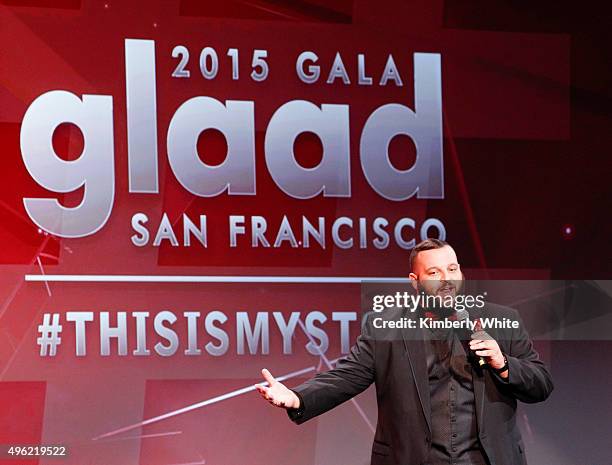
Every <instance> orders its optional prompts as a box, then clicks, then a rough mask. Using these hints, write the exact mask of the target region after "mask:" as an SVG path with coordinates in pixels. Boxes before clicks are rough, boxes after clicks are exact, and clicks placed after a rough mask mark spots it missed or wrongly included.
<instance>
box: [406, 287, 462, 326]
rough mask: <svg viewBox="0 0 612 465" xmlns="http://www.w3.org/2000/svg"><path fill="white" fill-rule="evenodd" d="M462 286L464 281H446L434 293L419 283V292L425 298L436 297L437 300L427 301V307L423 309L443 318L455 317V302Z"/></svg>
mask: <svg viewBox="0 0 612 465" xmlns="http://www.w3.org/2000/svg"><path fill="white" fill-rule="evenodd" d="M461 284H462V281H446V282H445V283H444V284H442V285H441V286H440V287H439V288H438V289H436V291H435V293H432V292H431V291H429V290H428V289H427V288H425V286H423V285H422V284H421V281H418V282H417V291H418V292H419V294H423V295H424V296H425V297H426V296H433V297H436V298H435V299H431V298H430V299H427V300H428V302H427V306H425V307H423V308H424V309H425V310H427V311H431V312H434V313H435V314H437V315H438V316H439V317H441V318H446V317H449V316H451V315H453V314H454V313H455V308H454V300H455V297H456V296H457V294H458V293H459V290H460V289H461Z"/></svg>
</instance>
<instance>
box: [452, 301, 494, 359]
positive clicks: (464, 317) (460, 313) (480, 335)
mask: <svg viewBox="0 0 612 465" xmlns="http://www.w3.org/2000/svg"><path fill="white" fill-rule="evenodd" d="M456 313H457V321H466V322H467V321H469V320H470V314H469V313H468V311H467V310H465V309H463V310H457V311H456ZM478 328H479V329H477V330H476V331H472V330H471V329H470V327H469V326H468V327H466V331H467V332H468V334H469V335H470V339H479V340H484V339H491V336H489V334H488V333H487V332H486V331H484V330H483V329H482V328H480V325H478ZM474 355H475V354H474ZM486 364H487V362H486V361H485V359H484V357H482V356H478V366H480V367H483V366H485V365H486Z"/></svg>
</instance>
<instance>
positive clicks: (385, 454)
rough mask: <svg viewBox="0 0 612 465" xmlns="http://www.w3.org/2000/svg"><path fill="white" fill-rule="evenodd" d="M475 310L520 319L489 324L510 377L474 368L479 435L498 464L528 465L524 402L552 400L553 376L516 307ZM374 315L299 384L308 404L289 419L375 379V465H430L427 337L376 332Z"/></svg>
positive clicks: (323, 408)
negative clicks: (331, 364) (330, 361)
mask: <svg viewBox="0 0 612 465" xmlns="http://www.w3.org/2000/svg"><path fill="white" fill-rule="evenodd" d="M393 312H395V314H394V313H393ZM398 312H400V313H401V314H399V313H398ZM470 314H471V317H472V318H478V317H485V318H486V317H495V318H504V317H506V318H510V319H512V320H518V321H519V322H520V326H519V328H517V329H505V330H501V331H499V330H497V331H496V330H494V329H487V332H488V333H489V334H490V335H491V336H492V337H493V338H494V339H495V340H496V341H497V342H498V344H499V345H500V348H501V350H502V352H503V353H504V354H506V357H507V359H508V364H509V377H508V378H507V380H504V379H502V378H501V377H499V376H498V375H496V374H495V373H494V372H492V371H491V370H489V369H486V368H485V369H483V370H480V369H474V370H473V384H474V397H475V403H476V417H477V422H478V430H479V434H478V436H479V439H480V442H481V444H482V446H483V448H484V451H485V453H486V454H487V457H488V458H489V460H490V462H491V465H525V463H526V461H525V452H524V446H523V441H522V439H521V435H520V432H519V430H518V427H517V425H516V406H517V400H520V401H523V402H528V403H534V402H541V401H543V400H545V399H546V398H547V397H548V396H549V394H550V393H551V391H552V390H553V383H552V379H551V376H550V374H549V372H548V370H547V369H546V367H545V366H544V364H543V363H542V361H541V360H540V359H539V356H538V354H537V352H536V351H535V350H534V349H533V345H532V343H531V341H530V339H529V336H528V334H527V332H526V331H525V329H524V328H523V323H522V321H521V320H520V317H519V316H518V313H517V312H516V311H515V310H513V309H510V308H507V307H502V306H499V305H495V304H490V303H487V304H486V305H485V307H484V308H483V309H481V310H480V311H478V312H477V311H476V310H470ZM381 315H382V316H383V317H384V318H385V319H386V318H392V319H397V318H398V317H400V316H402V315H404V316H410V315H411V316H412V317H413V318H414V314H410V313H407V311H406V310H395V311H384V312H382V314H378V315H375V316H381ZM372 316H373V315H368V317H369V318H368V320H370V321H367V322H366V323H365V324H364V326H363V329H362V333H361V335H360V336H359V337H358V338H357V342H356V343H355V345H354V346H353V347H352V348H351V351H350V353H349V354H348V355H347V356H346V357H344V358H342V359H340V360H339V361H338V363H337V365H336V368H334V369H332V370H330V371H327V372H323V373H319V374H317V375H316V376H314V377H313V378H311V379H310V380H308V381H306V382H304V383H303V384H301V385H299V386H297V387H294V388H293V390H294V392H296V393H297V394H298V396H299V397H300V400H301V403H302V405H301V409H299V410H289V411H288V413H289V417H290V418H291V419H292V420H293V421H294V422H295V423H297V424H301V423H303V422H305V421H307V420H309V419H311V418H313V417H316V416H317V415H320V414H322V413H324V412H327V411H328V410H330V409H332V408H334V407H335V406H337V405H339V404H341V403H342V402H345V401H347V400H349V399H350V398H351V397H353V396H355V395H357V394H359V393H360V392H362V391H364V390H365V389H366V388H367V387H368V386H370V384H372V383H375V385H376V397H377V403H378V421H377V427H376V434H375V436H374V444H373V445H372V456H371V463H372V465H391V464H393V465H412V464H415V465H420V464H423V463H425V460H426V457H427V454H428V450H429V448H430V443H431V425H430V410H431V409H430V402H429V381H428V375H427V367H426V359H425V345H424V341H423V338H422V337H418V333H415V330H413V329H411V330H403V331H399V330H398V331H399V333H401V336H398V337H391V338H380V337H379V336H378V335H377V336H376V337H374V334H373V333H372V326H371V321H372V320H371V317H372ZM410 331H411V332H410ZM399 333H395V334H399ZM415 334H417V336H416V337H415Z"/></svg>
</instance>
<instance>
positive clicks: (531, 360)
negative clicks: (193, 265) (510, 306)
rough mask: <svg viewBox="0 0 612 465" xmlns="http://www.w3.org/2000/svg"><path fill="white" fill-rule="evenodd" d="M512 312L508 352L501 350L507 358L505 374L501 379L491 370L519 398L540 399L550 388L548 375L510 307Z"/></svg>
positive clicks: (530, 401) (498, 380) (547, 394)
mask: <svg viewBox="0 0 612 465" xmlns="http://www.w3.org/2000/svg"><path fill="white" fill-rule="evenodd" d="M513 313H514V315H513V319H515V320H516V321H518V323H519V325H518V328H515V329H513V330H512V335H511V338H510V340H509V341H508V346H509V352H508V353H505V355H506V358H507V360H508V377H507V378H505V379H504V378H502V377H501V376H499V375H497V374H493V378H494V379H495V380H496V381H497V382H498V384H499V385H501V386H503V387H504V388H505V389H506V390H507V391H509V392H510V393H511V394H512V395H513V396H514V397H515V398H517V399H518V400H520V401H522V402H527V403H530V404H531V403H536V402H542V401H544V400H546V399H547V398H548V396H549V395H550V393H551V392H552V390H553V388H554V386H553V382H552V377H551V376H550V373H549V371H548V369H547V368H546V366H545V365H544V362H542V360H540V356H539V355H538V353H537V352H536V351H535V349H534V348H533V343H532V342H531V339H530V338H529V334H528V333H527V331H526V330H525V327H524V324H523V320H522V319H521V318H520V316H519V315H518V312H516V311H514V310H513ZM492 373H493V372H492Z"/></svg>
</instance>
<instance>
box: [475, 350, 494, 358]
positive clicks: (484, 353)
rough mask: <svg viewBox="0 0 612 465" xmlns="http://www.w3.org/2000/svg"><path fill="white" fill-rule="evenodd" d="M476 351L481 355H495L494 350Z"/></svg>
mask: <svg viewBox="0 0 612 465" xmlns="http://www.w3.org/2000/svg"><path fill="white" fill-rule="evenodd" d="M474 353H475V354H476V355H479V356H480V357H493V356H494V355H495V351H494V350H477V351H476V352H474Z"/></svg>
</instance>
